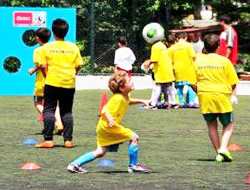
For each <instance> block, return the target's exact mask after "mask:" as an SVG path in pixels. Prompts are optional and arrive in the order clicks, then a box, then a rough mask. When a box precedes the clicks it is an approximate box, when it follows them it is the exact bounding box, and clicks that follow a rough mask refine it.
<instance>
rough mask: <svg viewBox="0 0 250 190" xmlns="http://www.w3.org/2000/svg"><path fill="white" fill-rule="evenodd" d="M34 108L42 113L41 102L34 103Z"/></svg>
mask: <svg viewBox="0 0 250 190" xmlns="http://www.w3.org/2000/svg"><path fill="white" fill-rule="evenodd" d="M35 107H36V110H37V111H38V113H39V114H42V113H43V104H42V103H38V102H37V103H35Z"/></svg>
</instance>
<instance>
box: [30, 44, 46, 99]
mask: <svg viewBox="0 0 250 190" xmlns="http://www.w3.org/2000/svg"><path fill="white" fill-rule="evenodd" d="M42 53H43V52H42V48H41V46H40V47H38V48H36V49H35V50H34V53H33V61H34V63H35V65H36V66H37V67H40V66H41V56H42ZM44 82H45V77H44V76H43V73H42V71H41V69H38V70H37V72H36V80H35V89H34V96H43V95H44Z"/></svg>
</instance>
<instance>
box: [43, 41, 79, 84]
mask: <svg viewBox="0 0 250 190" xmlns="http://www.w3.org/2000/svg"><path fill="white" fill-rule="evenodd" d="M42 48H43V56H42V58H41V60H42V63H43V64H48V71H47V75H46V79H45V84H47V85H51V86H55V87H60V88H75V75H76V68H77V67H79V66H80V65H83V60H82V57H81V55H80V51H79V48H78V47H77V46H76V45H75V44H74V43H72V42H69V41H54V42H49V43H46V44H45V45H43V46H42Z"/></svg>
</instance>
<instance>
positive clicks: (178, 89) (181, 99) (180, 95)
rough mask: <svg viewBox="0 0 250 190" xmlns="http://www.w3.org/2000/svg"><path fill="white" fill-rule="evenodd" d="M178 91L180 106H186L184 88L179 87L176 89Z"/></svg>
mask: <svg viewBox="0 0 250 190" xmlns="http://www.w3.org/2000/svg"><path fill="white" fill-rule="evenodd" d="M176 90H177V95H178V97H179V102H180V105H184V99H183V86H177V87H176Z"/></svg>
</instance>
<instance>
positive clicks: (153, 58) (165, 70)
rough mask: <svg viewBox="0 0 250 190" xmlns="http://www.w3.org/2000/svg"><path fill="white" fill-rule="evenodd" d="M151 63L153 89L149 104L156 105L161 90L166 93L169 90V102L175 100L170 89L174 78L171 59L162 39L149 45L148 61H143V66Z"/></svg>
mask: <svg viewBox="0 0 250 190" xmlns="http://www.w3.org/2000/svg"><path fill="white" fill-rule="evenodd" d="M151 64H153V65H154V66H153V70H154V80H155V89H154V93H153V97H152V102H151V105H152V106H153V107H156V106H157V104H158V103H159V98H160V95H161V92H162V90H163V91H164V92H165V94H167V92H169V94H170V97H171V102H172V104H173V105H175V104H176V102H175V94H174V91H173V90H172V88H173V86H172V82H173V81H174V80H175V77H174V73H173V66H172V59H171V57H170V56H169V51H167V47H166V45H165V44H164V43H163V42H162V41H157V42H155V43H154V44H153V45H152V47H151V55H150V61H149V60H147V61H145V62H144V65H145V68H149V67H150V65H151Z"/></svg>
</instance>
